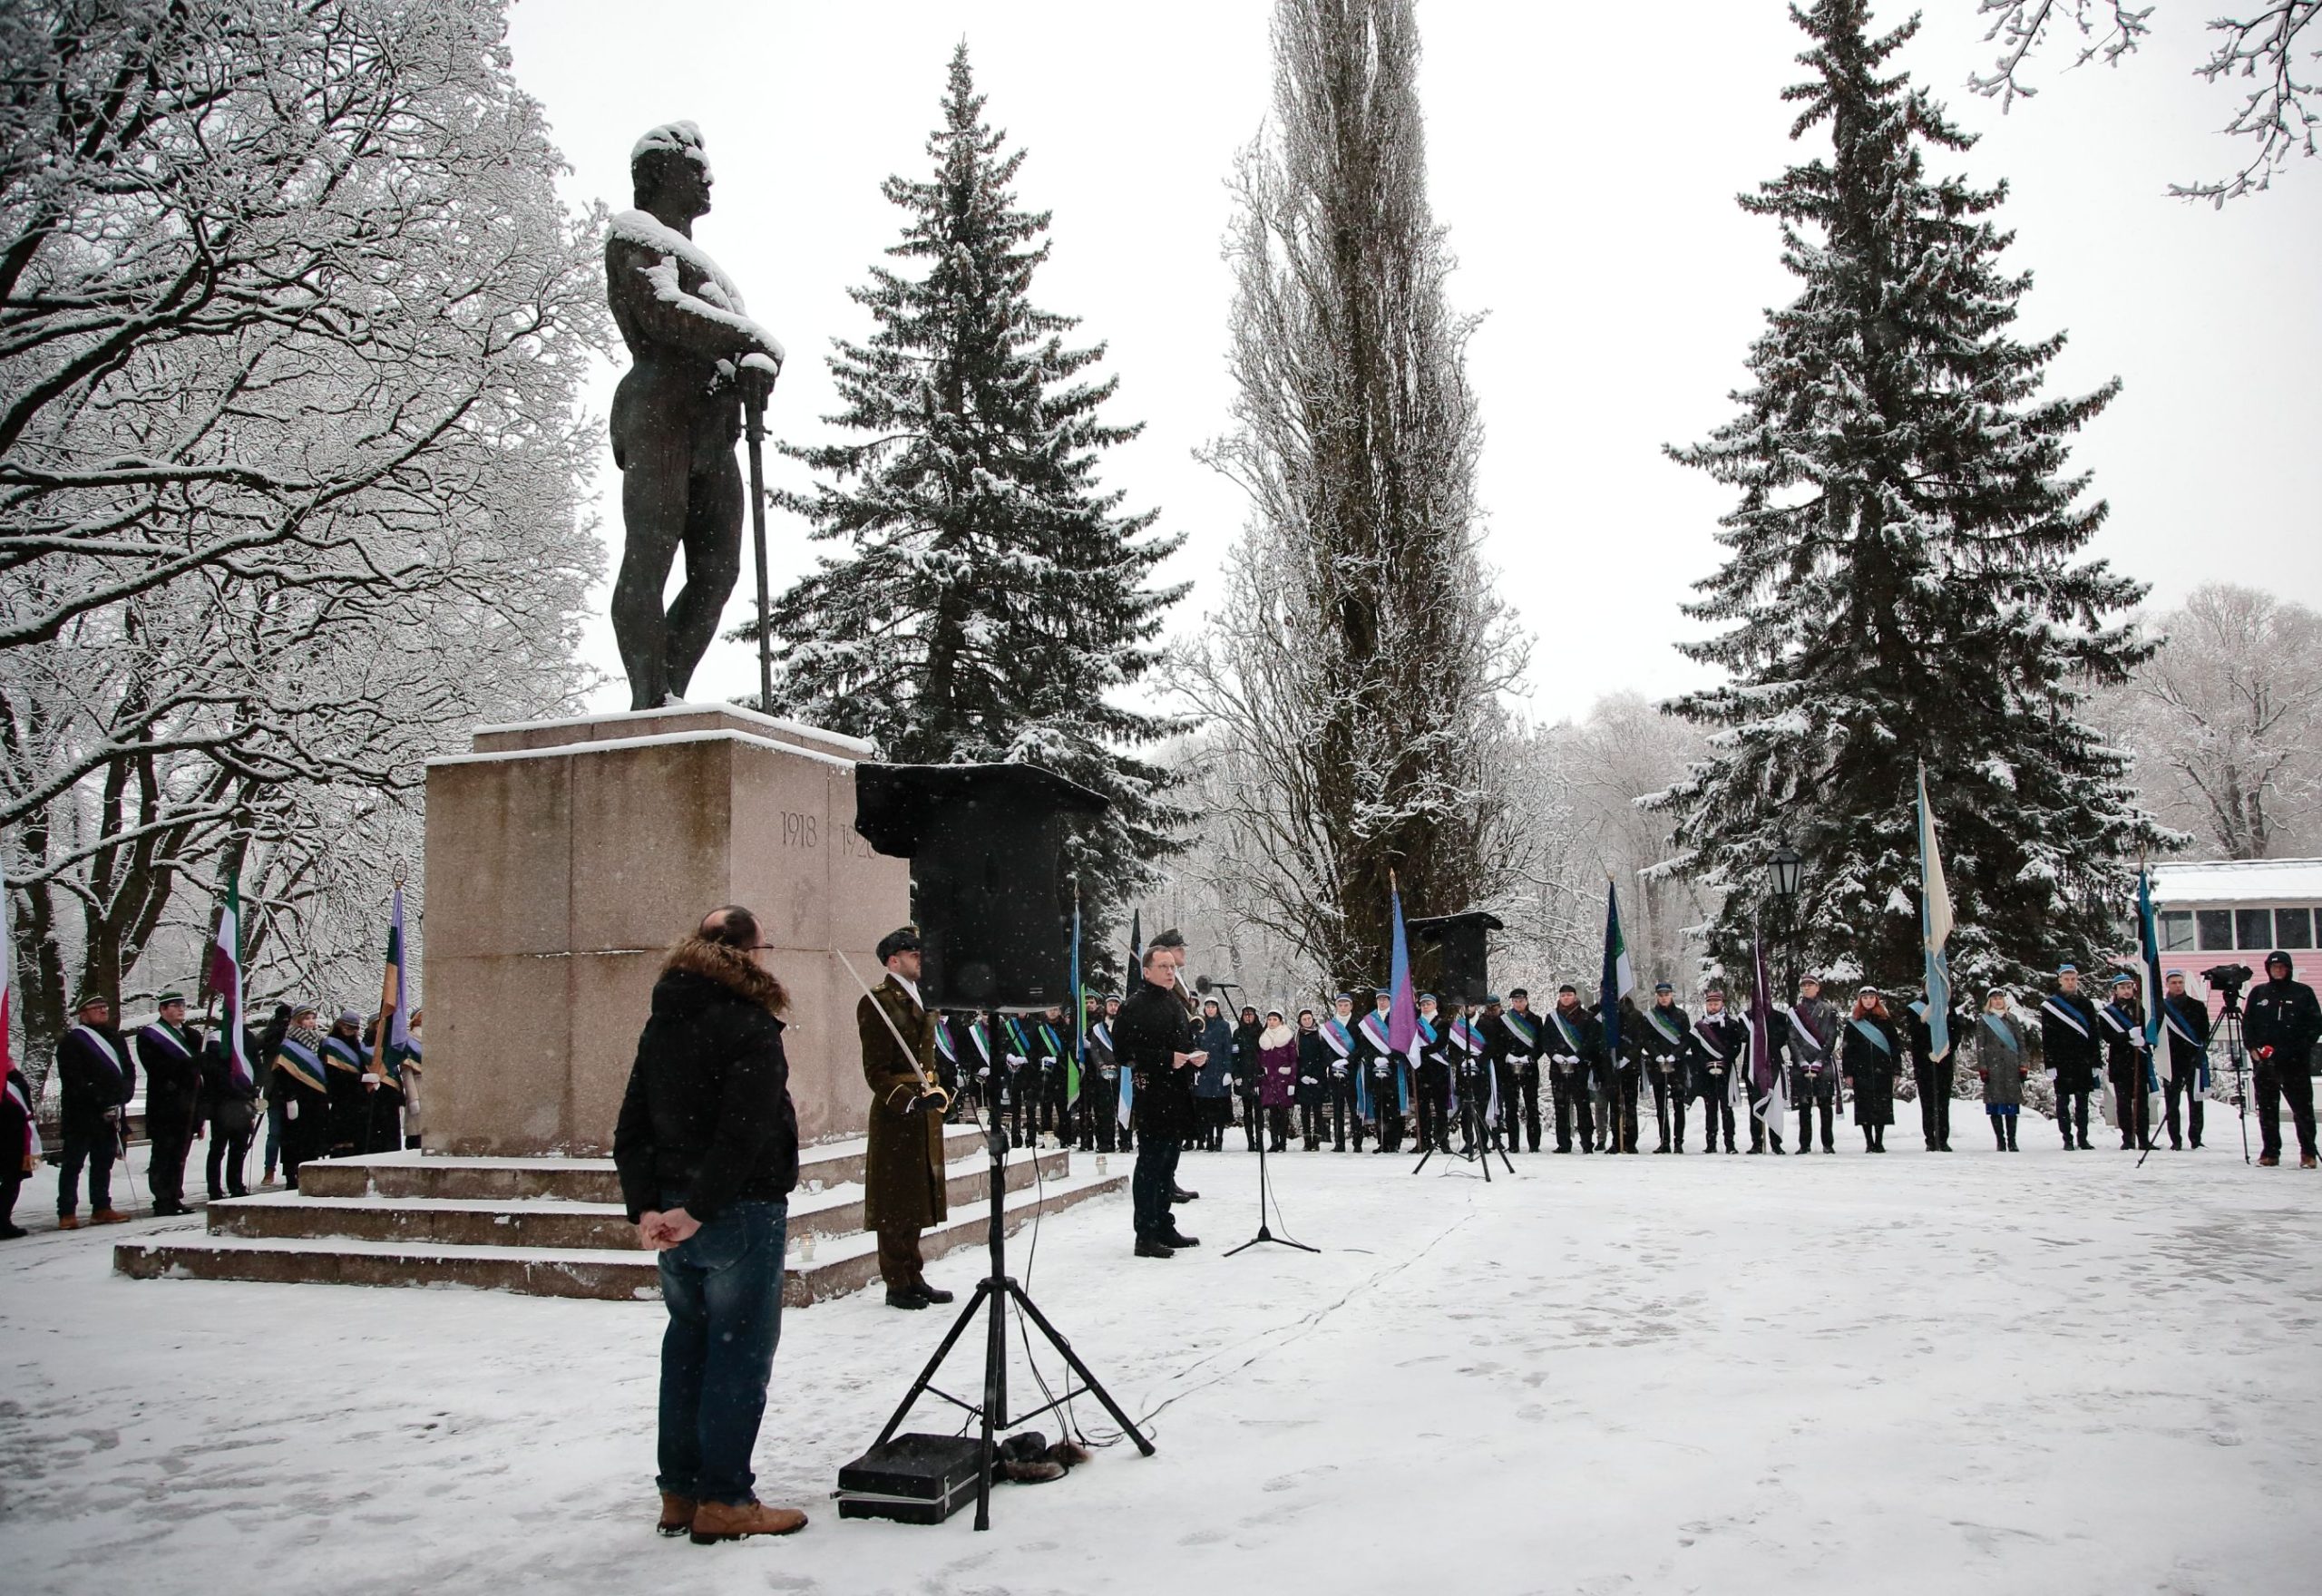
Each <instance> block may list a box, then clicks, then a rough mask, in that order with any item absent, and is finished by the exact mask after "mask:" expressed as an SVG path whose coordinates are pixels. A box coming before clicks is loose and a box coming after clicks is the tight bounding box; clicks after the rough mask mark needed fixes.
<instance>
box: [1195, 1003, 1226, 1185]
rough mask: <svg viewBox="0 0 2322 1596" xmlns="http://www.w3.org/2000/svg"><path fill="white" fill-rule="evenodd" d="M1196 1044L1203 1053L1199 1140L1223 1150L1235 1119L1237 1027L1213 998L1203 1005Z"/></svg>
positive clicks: (1197, 1075)
mask: <svg viewBox="0 0 2322 1596" xmlns="http://www.w3.org/2000/svg"><path fill="white" fill-rule="evenodd" d="M1195 1046H1197V1047H1199V1048H1201V1049H1202V1052H1203V1054H1204V1057H1203V1059H1202V1063H1201V1068H1200V1069H1199V1070H1198V1071H1196V1072H1195V1075H1194V1105H1195V1108H1196V1109H1197V1110H1198V1111H1199V1113H1200V1125H1201V1134H1200V1135H1199V1136H1198V1137H1197V1138H1196V1142H1197V1144H1198V1145H1200V1146H1201V1147H1202V1148H1204V1149H1205V1150H1206V1151H1208V1152H1211V1153H1217V1152H1222V1151H1224V1146H1225V1127H1226V1125H1227V1124H1229V1123H1230V1122H1231V1121H1232V1120H1233V1118H1234V1027H1233V1025H1232V1023H1231V1022H1230V1021H1228V1020H1227V1019H1226V1017H1225V1016H1224V1012H1223V1011H1222V1010H1221V1009H1220V1008H1219V1007H1218V1006H1217V1000H1216V999H1215V998H1211V999H1209V1000H1208V1001H1207V1002H1205V1003H1204V1004H1203V1005H1202V1006H1201V1036H1200V1039H1199V1040H1198V1041H1197V1042H1195Z"/></svg>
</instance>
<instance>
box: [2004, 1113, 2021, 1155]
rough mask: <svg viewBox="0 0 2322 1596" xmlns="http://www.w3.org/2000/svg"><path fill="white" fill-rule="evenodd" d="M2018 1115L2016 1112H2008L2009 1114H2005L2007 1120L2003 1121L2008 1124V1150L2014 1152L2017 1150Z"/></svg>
mask: <svg viewBox="0 0 2322 1596" xmlns="http://www.w3.org/2000/svg"><path fill="white" fill-rule="evenodd" d="M2017 1117H2018V1116H2017V1115H2015V1114H2008V1115H2007V1116H2005V1121H2004V1122H2003V1123H2005V1124H2006V1126H2007V1150H2008V1151H2009V1152H2010V1153H2014V1152H2015V1151H2016V1146H2015V1122H2016V1119H2017Z"/></svg>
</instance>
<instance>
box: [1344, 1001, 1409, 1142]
mask: <svg viewBox="0 0 2322 1596" xmlns="http://www.w3.org/2000/svg"><path fill="white" fill-rule="evenodd" d="M1394 1002H1395V1000H1394V996H1393V994H1391V993H1390V992H1389V991H1387V990H1386V988H1383V987H1382V988H1377V989H1376V990H1375V991H1374V992H1373V993H1372V995H1371V1012H1370V1013H1369V1014H1366V1015H1364V1016H1363V1017H1362V1023H1361V1025H1359V1026H1357V1027H1355V1031H1354V1034H1355V1036H1356V1038H1357V1039H1358V1040H1359V1041H1360V1042H1361V1047H1360V1048H1358V1049H1357V1051H1356V1060H1357V1066H1356V1067H1358V1068H1359V1069H1361V1071H1362V1072H1363V1073H1362V1080H1363V1086H1364V1089H1365V1090H1366V1091H1367V1092H1369V1094H1370V1096H1371V1115H1370V1117H1371V1129H1372V1130H1373V1131H1375V1132H1377V1133H1378V1136H1379V1144H1378V1145H1377V1146H1376V1147H1374V1148H1372V1149H1371V1152H1373V1153H1392V1152H1394V1151H1396V1150H1397V1149H1398V1148H1400V1147H1401V1146H1402V1144H1403V1091H1404V1086H1403V1064H1404V1059H1403V1056H1402V1055H1401V1054H1400V1053H1398V1052H1396V1051H1395V1048H1394V1043H1393V1039H1392V1036H1391V1035H1390V1029H1389V1025H1390V1022H1389V1016H1390V1014H1391V1013H1392V1012H1393V1009H1394Z"/></svg>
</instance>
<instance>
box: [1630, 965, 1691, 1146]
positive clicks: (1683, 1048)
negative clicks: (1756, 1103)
mask: <svg viewBox="0 0 2322 1596" xmlns="http://www.w3.org/2000/svg"><path fill="white" fill-rule="evenodd" d="M1692 1033H1693V1019H1692V1017H1689V1016H1688V1015H1687V1014H1686V1013H1685V1011H1684V1010H1683V1009H1682V1008H1680V1007H1677V988H1674V987H1673V986H1671V985H1670V984H1669V983H1668V982H1667V981H1655V982H1654V985H1653V1007H1650V1008H1647V1009H1646V1010H1645V1011H1644V1015H1643V1017H1641V1018H1640V1019H1639V1021H1638V1022H1637V1027H1636V1046H1637V1059H1638V1063H1639V1065H1640V1066H1641V1067H1642V1068H1643V1070H1644V1078H1645V1080H1646V1081H1647V1082H1649V1083H1650V1084H1651V1085H1652V1087H1653V1117H1654V1123H1655V1124H1656V1126H1657V1128H1658V1129H1659V1131H1660V1133H1661V1145H1659V1146H1658V1147H1655V1148H1654V1152H1655V1153H1683V1151H1684V1150H1685V1099H1686V1097H1687V1096H1688V1095H1690V1094H1689V1093H1688V1092H1687V1091H1686V1089H1685V1070H1686V1067H1687V1060H1688V1059H1690V1058H1691V1057H1692V1056H1693V1047H1692V1045H1691V1044H1690V1043H1689V1042H1688V1041H1687V1037H1688V1036H1691V1035H1692Z"/></svg>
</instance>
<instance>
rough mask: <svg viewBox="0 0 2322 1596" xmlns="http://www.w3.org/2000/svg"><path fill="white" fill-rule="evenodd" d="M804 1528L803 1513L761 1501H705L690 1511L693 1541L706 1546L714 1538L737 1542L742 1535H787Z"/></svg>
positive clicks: (714, 1540)
mask: <svg viewBox="0 0 2322 1596" xmlns="http://www.w3.org/2000/svg"><path fill="white" fill-rule="evenodd" d="M805 1527H806V1515H805V1513H801V1512H799V1511H798V1510H797V1509H796V1508H795V1507H768V1506H767V1505H766V1504H765V1503H763V1502H745V1503H742V1504H739V1505H738V1506H729V1505H728V1504H726V1503H723V1502H705V1503H703V1504H701V1505H700V1506H698V1507H697V1508H695V1509H694V1510H693V1543H694V1544H695V1545H697V1546H707V1545H709V1544H710V1543H712V1542H717V1541H738V1540H740V1539H741V1538H742V1537H743V1536H745V1535H791V1534H795V1533H797V1532H799V1531H800V1530H803V1529H805Z"/></svg>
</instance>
